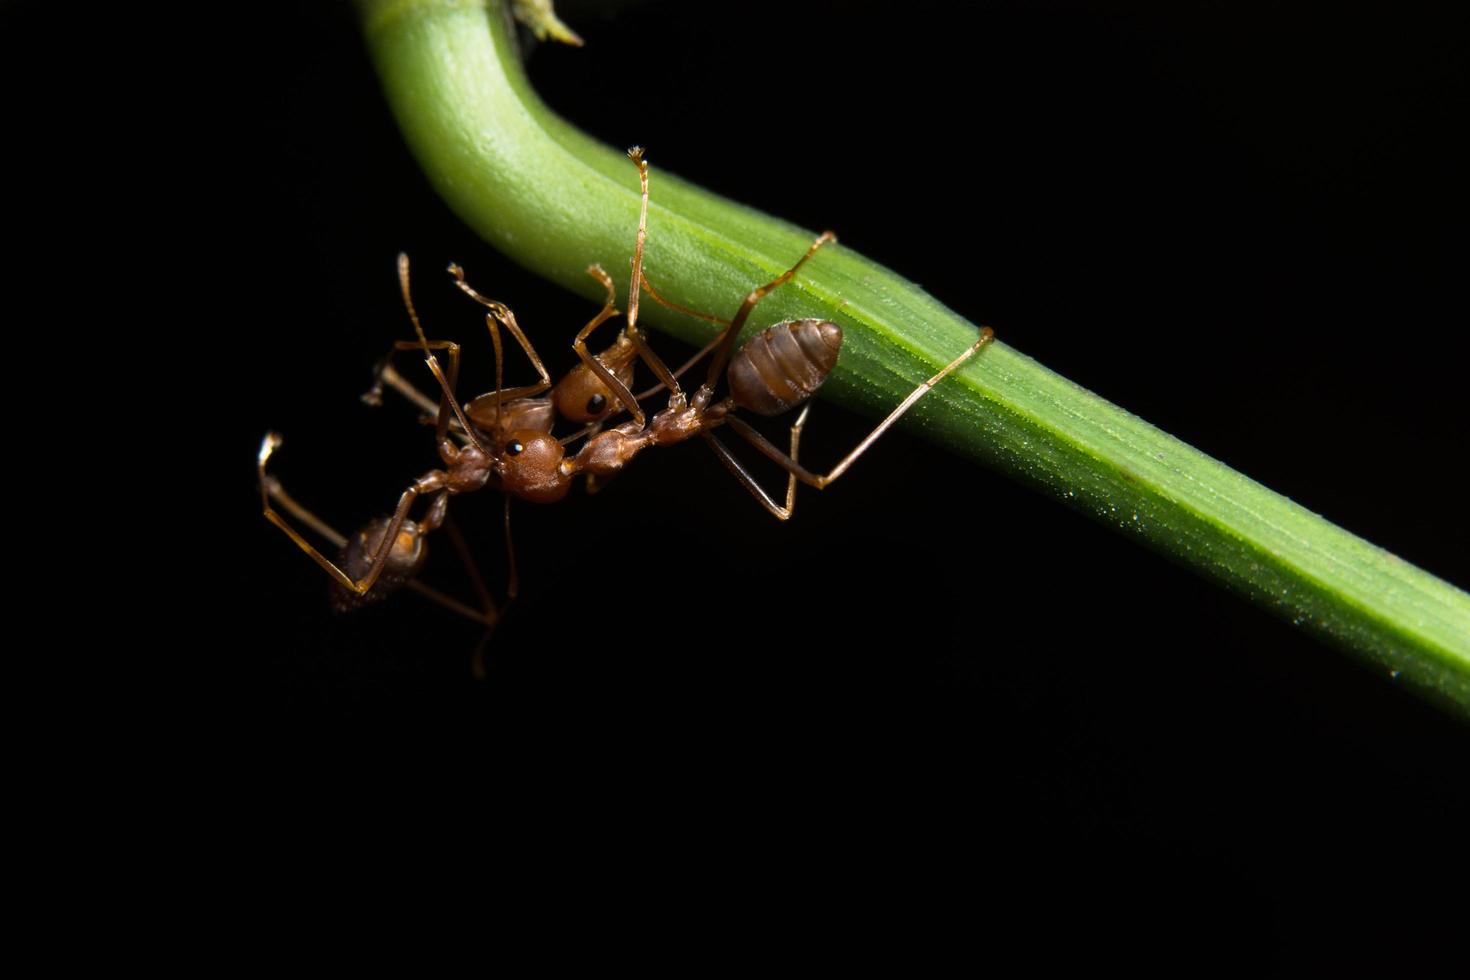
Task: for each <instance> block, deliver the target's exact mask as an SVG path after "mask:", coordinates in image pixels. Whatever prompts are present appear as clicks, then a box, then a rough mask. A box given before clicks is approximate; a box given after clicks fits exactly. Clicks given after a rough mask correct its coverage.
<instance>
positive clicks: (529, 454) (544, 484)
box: [499, 429, 572, 504]
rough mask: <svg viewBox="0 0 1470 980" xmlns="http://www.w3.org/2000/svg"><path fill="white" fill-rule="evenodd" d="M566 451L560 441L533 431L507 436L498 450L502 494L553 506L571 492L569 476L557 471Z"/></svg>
mask: <svg viewBox="0 0 1470 980" xmlns="http://www.w3.org/2000/svg"><path fill="white" fill-rule="evenodd" d="M565 455H566V451H565V450H564V449H563V448H562V445H561V443H560V442H557V441H556V439H555V438H553V437H552V436H550V435H547V434H546V433H545V432H539V431H537V430H535V429H520V430H517V431H515V432H512V433H510V434H509V435H508V436H507V437H506V439H505V442H504V443H502V444H501V447H500V460H499V463H500V466H499V476H500V485H501V487H502V488H504V490H505V492H506V493H512V494H515V495H516V496H517V497H520V498H521V499H522V500H529V501H531V502H532V503H537V504H550V503H555V502H556V501H558V500H560V499H561V498H563V497H565V496H566V495H567V491H568V490H569V489H571V486H572V478H571V475H570V474H567V473H563V472H562V470H561V461H562V458H563V457H564V456H565Z"/></svg>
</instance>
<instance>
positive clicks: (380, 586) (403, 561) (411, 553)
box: [332, 517, 428, 612]
mask: <svg viewBox="0 0 1470 980" xmlns="http://www.w3.org/2000/svg"><path fill="white" fill-rule="evenodd" d="M390 523H391V522H390V521H389V520H388V518H386V517H379V518H376V519H374V520H371V521H369V522H368V523H367V526H365V527H364V528H363V529H362V530H360V531H358V532H357V533H356V534H354V535H353V536H352V537H351V538H350V539H349V540H348V542H347V547H346V548H343V549H342V559H341V560H342V570H343V571H344V572H346V573H347V575H348V576H350V577H351V578H352V579H353V580H354V581H355V580H357V579H360V578H362V577H363V576H364V575H366V574H367V573H368V569H369V568H371V567H372V559H373V555H374V554H376V553H377V550H378V545H379V544H381V543H382V541H383V533H384V532H385V531H387V530H388V525H389V524H390ZM426 557H428V548H427V547H426V546H425V544H424V536H423V532H422V531H421V530H420V529H419V526H418V524H417V523H415V522H414V521H404V522H403V526H402V527H400V528H399V529H398V535H397V538H396V540H394V542H393V547H392V548H390V549H388V554H387V555H386V556H385V557H384V559H383V560H384V561H385V562H386V565H385V566H384V568H383V572H382V574H381V575H379V576H378V581H377V582H376V583H374V585H373V587H372V588H371V589H369V590H368V591H367V594H366V595H358V594H357V593H356V592H349V591H348V590H346V589H344V588H343V587H342V586H341V585H339V584H337V583H336V582H333V583H332V606H333V608H335V609H336V610H337V611H338V612H347V611H348V610H352V609H359V608H361V607H362V606H364V605H366V604H368V603H369V602H377V601H378V600H379V599H383V598H386V597H387V596H389V595H392V594H393V593H394V592H397V591H398V590H399V589H400V588H402V587H403V586H404V584H405V583H407V582H408V580H409V579H411V578H413V577H414V576H415V575H416V574H418V571H419V569H420V568H422V567H423V564H424V559H425V558H426Z"/></svg>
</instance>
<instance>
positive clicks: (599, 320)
mask: <svg viewBox="0 0 1470 980" xmlns="http://www.w3.org/2000/svg"><path fill="white" fill-rule="evenodd" d="M587 274H588V275H589V276H591V277H592V278H594V279H596V280H597V281H598V282H600V283H602V285H603V288H604V289H606V290H607V301H606V302H605V303H603V305H602V309H601V310H600V311H598V314H597V315H596V316H595V317H593V318H592V319H591V320H589V321H588V322H587V325H586V326H585V327H583V328H582V329H581V330H578V331H577V336H576V337H575V338H573V340H572V350H574V351H576V352H577V357H579V358H581V360H582V363H583V364H585V365H587V368H588V370H590V371H591V372H592V373H593V374H595V375H597V377H598V379H599V380H601V381H602V383H603V384H605V385H607V388H608V390H609V391H611V392H612V393H613V397H614V398H616V399H617V400H618V402H619V403H620V404H621V405H622V406H623V408H624V409H626V410H627V411H628V412H630V413H631V414H632V416H633V420H634V421H635V422H637V423H638V426H639V428H642V427H643V425H644V415H643V409H642V408H640V407H639V406H638V399H636V398H634V397H633V393H632V392H631V391H629V390H628V386H627V385H625V384H623V383H622V382H621V381H619V380H618V379H617V376H616V375H614V374H613V373H612V372H611V371H609V370H608V369H607V365H605V364H603V363H602V359H601V358H599V357H598V356H597V355H595V354H593V353H592V352H591V351H590V350H588V349H587V338H588V337H589V336H591V334H592V331H594V330H596V329H597V328H598V327H600V326H602V325H603V324H604V323H606V322H607V321H608V320H611V319H612V318H613V317H615V316H617V314H618V310H617V305H616V304H617V289H616V287H614V286H613V281H612V277H611V276H609V275H608V274H607V272H606V271H604V270H603V268H602V266H600V265H590V266H588V267H587ZM650 366H651V365H650ZM665 370H667V369H665Z"/></svg>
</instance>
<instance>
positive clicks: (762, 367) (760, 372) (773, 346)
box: [727, 320, 842, 415]
mask: <svg viewBox="0 0 1470 980" xmlns="http://www.w3.org/2000/svg"><path fill="white" fill-rule="evenodd" d="M841 347H842V328H841V327H839V326H838V325H837V324H835V323H833V322H832V321H830V320H786V321H784V322H782V323H777V324H775V325H773V326H770V327H767V328H766V329H765V330H762V331H761V332H760V333H759V334H757V335H756V336H754V337H752V338H751V339H750V342H749V343H747V344H745V345H744V346H743V347H741V348H740V349H739V350H738V351H736V352H735V354H734V356H732V357H731V358H730V368H729V373H728V374H727V377H728V378H729V381H730V397H731V398H733V399H734V400H735V404H737V405H739V406H740V407H741V408H744V409H748V410H749V411H752V412H755V413H757V414H759V415H780V414H781V413H782V412H785V411H787V410H789V409H791V408H792V407H794V406H796V405H800V404H801V403H802V402H804V401H806V400H807V399H808V398H810V397H811V396H812V395H813V394H815V393H816V390H817V389H818V388H820V387H821V386H822V382H823V381H826V380H827V375H828V373H830V372H831V370H832V367H833V365H835V364H836V363H837V351H838V350H839V349H840V348H841Z"/></svg>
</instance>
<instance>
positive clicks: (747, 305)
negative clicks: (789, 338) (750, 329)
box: [704, 231, 837, 388]
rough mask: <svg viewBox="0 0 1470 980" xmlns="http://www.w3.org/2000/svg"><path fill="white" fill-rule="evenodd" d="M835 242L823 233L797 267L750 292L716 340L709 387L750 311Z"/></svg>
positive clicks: (832, 237)
mask: <svg viewBox="0 0 1470 980" xmlns="http://www.w3.org/2000/svg"><path fill="white" fill-rule="evenodd" d="M835 241H837V236H836V235H835V234H833V233H832V232H830V231H824V232H822V233H821V234H820V235H818V236H817V240H816V241H814V242H812V244H811V247H810V248H808V249H807V250H806V254H805V255H803V256H802V257H801V258H799V259H797V260H796V264H795V265H793V266H792V267H791V268H789V269H787V270H786V271H785V272H783V273H781V274H780V275H779V276H777V277H776V278H775V279H772V280H771V281H770V282H768V283H766V284H765V285H764V286H758V287H756V288H755V289H752V290H751V291H750V294H749V295H747V296H746V297H745V302H743V303H741V304H740V309H738V310H736V311H735V316H734V317H733V318H731V320H730V322H729V324H727V325H726V327H725V330H724V332H723V333H721V334H720V336H719V337H718V338H717V339H716V343H717V349H716V351H715V356H714V358H713V359H712V360H711V361H710V362H709V373H708V374H707V375H706V376H705V381H704V383H705V384H706V385H707V386H708V387H710V388H713V387H714V386H715V385H716V384H717V383H718V382H719V380H720V373H721V372H722V371H724V370H725V364H726V363H727V362H728V361H729V359H730V348H731V347H732V346H734V344H735V339H736V338H737V337H739V336H740V328H741V327H743V326H745V321H746V319H747V318H748V317H749V316H750V311H751V310H753V309H755V304H757V303H759V302H760V301H761V300H762V299H763V298H764V297H765V296H766V294H767V293H769V292H771V291H772V290H773V289H776V288H777V287H778V286H781V285H784V284H785V283H786V282H788V281H790V279H791V277H792V276H794V275H796V270H798V269H800V268H801V267H802V266H803V265H805V264H806V262H807V260H808V259H810V258H811V257H812V256H813V255H815V254H817V249H819V248H821V247H822V246H823V245H826V244H828V243H829V242H835Z"/></svg>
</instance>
